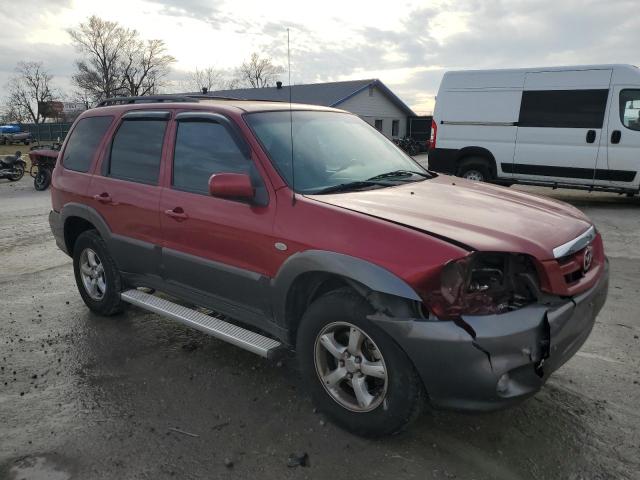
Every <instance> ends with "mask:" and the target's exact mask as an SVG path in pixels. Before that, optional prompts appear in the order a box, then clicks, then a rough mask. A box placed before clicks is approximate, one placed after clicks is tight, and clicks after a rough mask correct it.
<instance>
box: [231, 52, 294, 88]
mask: <svg viewBox="0 0 640 480" xmlns="http://www.w3.org/2000/svg"><path fill="white" fill-rule="evenodd" d="M283 72H284V69H283V68H282V67H279V66H276V65H274V64H273V62H272V61H271V59H270V58H269V57H264V58H261V57H260V55H259V54H258V53H253V54H251V58H250V59H249V60H246V61H244V62H242V65H240V67H239V69H238V74H239V77H240V80H241V81H242V82H243V83H246V84H247V85H249V86H251V87H252V88H264V87H268V86H270V85H271V84H273V83H274V81H275V80H276V78H277V77H278V75H279V74H281V73H283Z"/></svg>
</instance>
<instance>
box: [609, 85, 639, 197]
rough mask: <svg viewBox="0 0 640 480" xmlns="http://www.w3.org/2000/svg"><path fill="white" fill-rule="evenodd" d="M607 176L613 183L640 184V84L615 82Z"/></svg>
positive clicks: (621, 184) (621, 185) (610, 109)
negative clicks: (616, 84)
mask: <svg viewBox="0 0 640 480" xmlns="http://www.w3.org/2000/svg"><path fill="white" fill-rule="evenodd" d="M607 127H608V131H607V133H606V138H605V139H604V140H603V144H604V143H606V145H607V157H608V158H607V164H608V170H606V180H608V182H609V185H610V186H615V187H622V188H630V189H635V190H637V189H638V184H640V178H639V177H640V174H638V170H639V169H640V86H638V85H635V86H628V87H626V86H615V87H614V88H613V89H612V96H611V107H610V108H609V122H608V123H607Z"/></svg>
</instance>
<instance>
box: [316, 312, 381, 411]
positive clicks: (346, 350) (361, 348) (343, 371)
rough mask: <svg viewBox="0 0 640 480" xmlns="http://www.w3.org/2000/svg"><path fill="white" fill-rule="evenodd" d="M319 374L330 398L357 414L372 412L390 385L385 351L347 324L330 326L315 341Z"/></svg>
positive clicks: (358, 329)
mask: <svg viewBox="0 0 640 480" xmlns="http://www.w3.org/2000/svg"><path fill="white" fill-rule="evenodd" d="M314 350H315V367H316V373H317V374H318V377H319V379H320V382H321V383H322V385H323V387H324V388H325V390H326V391H327V393H328V394H329V396H330V397H331V398H332V399H333V400H335V401H336V402H337V403H338V404H340V405H341V406H343V407H344V408H346V409H348V410H351V411H353V412H369V411H371V410H374V409H375V408H377V407H378V406H379V405H380V404H381V403H382V402H383V400H384V399H385V396H386V393H387V386H388V383H389V379H388V374H387V367H386V365H385V362H384V358H383V357H382V352H380V350H379V349H378V347H377V345H376V344H375V342H374V341H373V340H372V339H371V337H369V336H368V335H367V334H366V333H365V332H364V331H362V330H361V329H360V328H358V327H356V326H355V325H353V324H350V323H347V322H334V323H330V324H328V325H326V326H325V327H324V328H323V329H322V330H321V331H320V333H318V335H317V337H316V341H315V347H314Z"/></svg>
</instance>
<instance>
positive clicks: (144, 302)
mask: <svg viewBox="0 0 640 480" xmlns="http://www.w3.org/2000/svg"><path fill="white" fill-rule="evenodd" d="M120 298H122V300H123V301H125V302H128V303H130V304H132V305H135V306H137V307H140V308H143V309H145V310H149V311H150V312H153V313H157V314H158V315H162V316H163V317H167V318H170V319H172V320H176V321H178V322H181V323H184V324H185V325H187V326H189V327H193V328H195V329H197V330H200V331H201V332H204V333H208V334H209V335H212V336H214V337H216V338H218V339H220V340H223V341H225V342H228V343H231V344H233V345H236V346H237V347H240V348H244V349H245V350H248V351H250V352H253V353H256V354H258V355H260V356H262V357H265V358H270V357H271V356H272V355H273V354H274V353H275V352H276V350H278V349H279V348H280V347H281V346H282V344H281V343H280V342H278V341H277V340H274V339H272V338H269V337H265V336H264V335H260V334H259V333H255V332H252V331H251V330H247V329H246V328H242V327H239V326H237V325H234V324H233V323H229V322H225V321H224V320H222V319H220V318H216V317H213V316H211V315H206V314H204V313H202V312H199V311H197V310H193V309H191V308H187V307H183V306H182V305H178V304H177V303H173V302H170V301H169V300H165V299H164V298H160V297H156V296H154V295H149V294H148V293H144V292H141V291H140V290H135V289H133V290H127V291H126V292H122V293H121V294H120ZM222 318H224V317H222Z"/></svg>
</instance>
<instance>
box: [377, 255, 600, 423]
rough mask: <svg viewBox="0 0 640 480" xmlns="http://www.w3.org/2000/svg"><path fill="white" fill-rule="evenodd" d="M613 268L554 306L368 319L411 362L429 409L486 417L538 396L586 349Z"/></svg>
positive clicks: (540, 305) (541, 305) (539, 305)
mask: <svg viewBox="0 0 640 480" xmlns="http://www.w3.org/2000/svg"><path fill="white" fill-rule="evenodd" d="M608 285H609V266H608V262H607V264H606V268H605V271H604V273H603V275H602V277H601V278H600V280H599V281H598V283H597V284H596V285H595V286H593V287H592V288H591V289H590V290H588V291H586V292H583V293H581V294H579V295H576V296H575V297H572V298H568V299H560V301H559V302H558V303H555V304H554V305H553V306H549V305H544V304H534V305H530V306H528V307H524V308H522V309H520V310H516V311H513V312H509V313H504V314H500V315H485V316H464V317H463V319H464V321H465V322H466V323H467V324H468V326H470V327H471V329H469V328H466V329H464V328H462V327H460V326H458V325H457V324H456V323H454V322H451V321H425V320H417V319H407V320H402V319H397V318H390V317H387V316H383V315H374V316H372V317H370V318H371V320H373V321H374V322H375V323H376V324H378V325H379V326H380V327H382V328H383V329H384V330H385V331H387V333H389V334H390V335H391V336H392V337H393V338H394V339H395V340H396V341H397V342H398V343H399V344H400V345H401V346H402V348H403V349H404V350H405V352H406V353H407V355H409V357H410V358H411V360H412V361H413V363H414V365H415V366H416V369H417V370H418V373H419V374H420V376H421V377H422V380H423V382H424V385H425V388H426V390H427V393H428V394H429V398H430V400H431V403H432V405H434V406H437V407H444V408H454V409H460V410H475V411H483V410H484V411H489V410H496V409H500V408H504V407H507V406H510V405H512V404H514V403H517V402H519V401H521V400H523V399H525V398H527V397H529V396H531V395H533V394H535V393H536V392H537V391H538V390H540V388H541V387H542V385H544V383H545V382H546V381H547V379H548V378H549V376H550V375H551V373H552V372H554V371H555V370H557V369H558V368H559V367H560V366H561V365H563V364H564V363H565V362H566V361H567V360H569V358H571V357H572V356H573V355H574V354H575V353H576V352H577V351H578V349H579V348H580V347H581V346H582V345H583V344H584V342H585V341H586V339H587V337H588V336H589V334H590V333H591V329H592V328H593V324H594V323H595V319H596V316H597V314H598V312H599V311H600V309H601V308H602V306H603V305H604V303H605V300H606V298H607V290H608Z"/></svg>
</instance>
